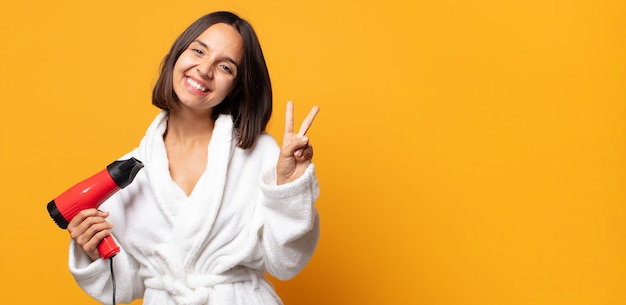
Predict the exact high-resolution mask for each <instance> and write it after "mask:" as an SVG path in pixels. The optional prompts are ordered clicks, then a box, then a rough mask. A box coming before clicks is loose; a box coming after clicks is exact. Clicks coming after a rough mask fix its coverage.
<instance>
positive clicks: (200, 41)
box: [193, 39, 239, 66]
mask: <svg viewBox="0 0 626 305" xmlns="http://www.w3.org/2000/svg"><path fill="white" fill-rule="evenodd" d="M193 42H195V43H197V44H199V45H201V46H202V47H203V48H205V49H207V50H208V49H209V46H208V45H207V44H206V43H204V42H202V40H200V39H196V40H194V41H193ZM224 59H225V60H227V61H230V62H232V63H233V64H234V65H235V66H239V64H238V63H237V62H236V61H235V60H234V59H232V58H230V57H228V56H224Z"/></svg>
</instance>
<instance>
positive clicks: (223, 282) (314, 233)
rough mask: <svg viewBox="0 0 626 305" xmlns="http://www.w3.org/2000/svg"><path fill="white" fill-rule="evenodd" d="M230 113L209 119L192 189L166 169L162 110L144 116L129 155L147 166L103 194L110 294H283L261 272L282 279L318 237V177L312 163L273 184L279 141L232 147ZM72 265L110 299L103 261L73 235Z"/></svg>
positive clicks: (212, 298) (99, 295) (161, 297)
mask: <svg viewBox="0 0 626 305" xmlns="http://www.w3.org/2000/svg"><path fill="white" fill-rule="evenodd" d="M232 126H233V124H232V120H231V117H230V116H227V115H222V116H220V117H219V118H218V120H217V121H216V123H215V128H214V131H213V136H212V139H211V142H210V144H209V153H208V163H207V164H208V165H207V168H206V170H205V171H204V173H203V174H202V176H201V177H200V179H199V181H198V183H197V184H196V186H195V188H194V189H193V191H192V193H191V195H190V196H187V195H186V194H185V193H184V192H183V191H182V189H180V188H179V187H178V186H177V184H176V183H174V181H173V180H172V179H171V176H170V173H169V165H168V160H167V154H166V151H165V145H164V143H163V134H164V132H165V130H166V127H167V113H166V112H161V113H160V114H159V115H158V116H157V117H156V118H155V120H154V121H153V122H152V124H151V125H150V126H149V128H148V130H147V132H146V135H145V137H144V138H143V139H142V141H141V143H140V145H139V147H138V148H137V149H135V150H133V151H132V152H131V153H129V154H128V155H126V156H125V157H124V158H122V159H125V158H129V157H131V156H132V157H135V158H137V159H139V160H140V161H142V162H143V163H144V165H145V167H144V168H143V169H142V170H141V171H139V174H138V175H137V176H136V177H135V180H134V181H133V182H132V183H131V184H130V185H129V186H127V187H126V188H125V189H123V190H120V191H119V192H117V193H116V194H115V195H113V196H112V197H111V198H110V199H109V200H107V201H106V202H105V203H104V204H103V205H102V206H100V209H101V210H104V211H109V212H110V216H109V218H108V221H109V222H111V223H112V224H113V233H112V235H113V237H114V238H115V239H116V240H117V241H118V244H119V245H120V247H121V252H120V253H118V254H117V255H116V256H114V257H113V265H114V272H115V273H114V276H115V280H116V284H117V285H116V289H117V293H116V300H117V302H118V303H129V302H131V301H132V300H134V299H138V298H143V304H145V305H157V304H158V305H161V304H162V305H166V304H177V305H183V304H184V305H202V304H211V305H227V304H228V305H229V304H242V305H244V304H245V305H253V304H282V301H281V300H280V298H279V297H278V296H277V295H276V293H275V292H274V289H273V287H272V286H271V284H270V283H269V282H268V281H267V280H266V279H265V272H266V271H267V272H269V274H271V275H272V276H274V277H276V278H279V279H282V280H286V279H290V278H292V277H294V276H295V275H296V274H297V273H298V272H300V271H301V270H302V268H304V266H305V265H306V264H307V262H308V261H309V260H310V258H311V256H312V255H313V252H314V250H315V247H316V245H317V241H318V237H319V218H318V214H317V210H316V208H315V206H314V203H315V201H316V200H317V197H318V195H319V186H318V183H317V179H316V177H315V172H314V166H313V164H311V165H310V166H309V167H308V168H307V170H306V171H305V173H304V174H303V175H302V176H301V177H300V178H298V179H297V180H296V181H293V182H291V183H288V184H284V185H280V186H277V185H276V171H275V167H276V161H277V158H278V153H279V148H278V145H277V144H276V142H275V140H274V139H273V138H272V137H271V136H270V135H268V134H263V135H261V136H260V138H259V139H258V141H257V143H256V144H255V146H254V147H253V148H252V149H249V150H242V149H240V148H237V147H236V145H235V144H236V142H235V141H234V137H233V133H232ZM69 267H70V271H71V272H72V274H73V275H74V277H75V279H76V281H77V283H78V284H79V285H80V286H81V287H82V289H83V290H85V291H86V292H87V293H88V294H89V295H91V296H92V297H94V298H95V299H97V300H98V301H100V302H102V303H105V304H110V303H111V300H112V284H111V274H110V269H109V261H108V260H104V259H98V260H96V261H94V262H91V260H90V259H89V258H88V256H87V255H86V254H85V253H84V251H83V250H82V249H81V248H80V247H79V246H77V245H76V244H75V243H74V241H73V240H72V242H71V245H70V251H69Z"/></svg>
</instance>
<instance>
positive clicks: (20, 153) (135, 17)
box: [0, 0, 626, 305]
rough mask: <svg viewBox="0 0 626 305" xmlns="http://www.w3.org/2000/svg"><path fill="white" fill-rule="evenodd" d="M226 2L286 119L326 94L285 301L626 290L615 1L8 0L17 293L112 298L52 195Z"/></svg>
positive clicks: (9, 289)
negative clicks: (72, 268) (60, 221)
mask: <svg viewBox="0 0 626 305" xmlns="http://www.w3.org/2000/svg"><path fill="white" fill-rule="evenodd" d="M409 3H412V4H409ZM218 9H227V10H233V11H235V12H237V13H239V14H240V15H241V16H242V17H244V18H246V19H248V20H249V21H250V22H251V23H252V24H253V26H254V27H255V29H256V30H257V32H258V34H259V36H260V40H261V43H262V46H263V48H264V51H265V55H266V58H267V61H268V65H269V69H270V74H271V77H272V81H273V86H274V89H275V108H276V111H275V113H274V116H273V119H272V122H271V125H270V129H269V131H270V132H271V133H272V134H273V135H275V136H276V137H277V138H278V139H280V137H281V133H282V124H283V111H284V103H285V101H287V100H289V99H292V100H294V101H295V103H296V116H297V117H298V120H301V119H302V118H303V117H304V115H305V114H306V112H307V111H308V109H309V108H310V107H311V106H312V105H315V104H317V105H319V106H320V107H321V109H322V110H321V112H320V114H319V116H318V118H317V119H316V120H315V123H314V125H313V127H312V129H311V130H310V132H309V136H310V138H311V140H312V142H313V144H314V146H315V152H316V155H315V158H314V159H315V162H316V164H317V171H318V175H319V179H320V183H321V187H322V195H321V197H320V200H319V202H318V207H319V210H320V213H321V219H322V237H321V240H320V243H319V248H318V251H317V252H316V254H315V256H314V258H313V260H312V261H311V263H310V264H309V265H308V266H307V268H306V269H305V270H304V271H303V272H302V273H301V274H300V275H298V276H297V277H296V278H295V279H293V280H291V281H287V282H280V281H276V280H273V281H274V283H275V284H276V287H277V290H278V292H279V294H280V295H281V296H282V297H283V299H284V300H285V302H286V304H299V305H306V304H341V305H347V304H355V305H357V304H358V305H374V304H425V305H436V304H442V305H444V304H445V305H448V304H464V305H465V304H468V305H469V304H480V305H486V304H494V305H502V304H507V305H511V304H528V305H531V304H532V305H543V304H545V305H557V304H568V305H573V304H585V305H588V304H607V305H608V304H626V259H625V258H626V224H625V221H624V218H625V216H626V188H625V187H624V185H625V183H626V158H625V157H626V86H625V84H626V30H625V29H626V4H625V3H624V2H623V1H618V0H615V1H608V0H606V1H602V0H573V1H555V0H527V1H521V0H520V1H489V0H473V1H469V0H468V1H463V0H446V1H399V0H391V1H350V2H345V1H306V2H300V1H286V0H278V1H220V2H219V3H218V2H216V1H187V2H178V1H145V0H136V1H121V0H113V1H84V0H80V1H79V0H75V1H70V0H66V1H41V0H37V1H4V2H2V4H0V31H1V33H2V39H1V41H0V55H1V59H0V60H1V65H0V71H1V72H2V73H0V88H2V90H0V100H1V101H2V119H1V120H0V139H1V141H2V149H0V157H1V159H0V160H2V162H1V163H0V173H1V179H2V181H1V184H0V185H1V195H2V196H1V197H0V198H1V201H2V210H1V211H0V225H1V226H2V227H1V230H0V238H1V240H0V242H1V244H2V251H1V252H0V268H1V273H2V276H1V277H0V291H1V292H0V295H1V296H2V303H6V304H64V305H68V304H69V305H71V304H82V305H84V304H97V303H96V302H95V301H93V300H92V299H91V298H90V297H89V296H87V295H85V294H84V293H83V292H82V291H81V290H80V289H79V288H78V286H77V285H76V284H75V282H74V280H73V278H72V277H71V275H70V274H69V272H68V270H67V245H68V241H69V237H68V234H67V233H66V232H64V231H62V230H60V229H59V228H58V227H56V225H55V224H54V223H53V222H52V220H51V219H50V217H49V216H48V214H47V212H46V208H45V206H46V204H47V203H48V201H49V200H50V199H52V198H53V197H55V196H56V195H58V194H59V193H60V192H62V191H63V190H65V189H67V188H68V187H70V186H72V185H73V184H75V183H76V182H78V181H80V180H82V179H85V178H87V177H88V176H90V175H91V174H94V173H95V172H97V171H99V170H101V169H103V168H104V166H106V165H107V164H109V163H110V162H111V161H113V160H114V159H115V158H117V157H119V156H121V155H122V154H123V153H125V152H127V151H129V150H130V149H131V148H133V147H135V146H136V145H137V144H138V142H139V140H140V138H141V137H142V135H143V134H144V131H145V129H146V127H147V126H148V124H149V123H150V121H151V120H152V118H153V117H154V115H155V114H156V113H157V110H156V108H154V107H152V106H151V105H150V92H151V88H152V85H153V84H154V81H155V79H156V75H157V70H158V65H159V63H160V61H161V59H162V57H163V56H164V55H165V53H166V51H167V50H168V48H169V46H170V45H171V43H172V42H173V41H174V39H175V38H176V36H177V35H178V34H179V33H180V32H181V31H182V30H183V29H184V28H185V27H186V26H188V25H189V24H190V23H191V22H193V21H194V20H195V19H196V18H198V17H200V16H201V15H203V14H204V13H207V12H210V11H213V10H218ZM133 304H140V302H135V303H133Z"/></svg>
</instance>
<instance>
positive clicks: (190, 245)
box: [140, 112, 235, 273]
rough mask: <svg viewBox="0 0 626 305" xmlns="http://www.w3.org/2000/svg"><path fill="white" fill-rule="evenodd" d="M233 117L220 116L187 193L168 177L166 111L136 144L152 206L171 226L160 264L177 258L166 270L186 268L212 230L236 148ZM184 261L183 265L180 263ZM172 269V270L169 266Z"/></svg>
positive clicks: (162, 246)
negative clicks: (153, 201) (204, 160)
mask: <svg viewBox="0 0 626 305" xmlns="http://www.w3.org/2000/svg"><path fill="white" fill-rule="evenodd" d="M232 127H233V124H232V120H231V117H230V116H227V115H222V116H220V117H219V118H218V119H217V121H216V122H215V128H214V130H213V135H212V138H211V142H210V144H209V147H208V163H207V168H206V169H205V171H204V173H203V174H202V176H201V177H200V179H199V180H198V182H197V184H196V186H195V188H194V190H193V191H192V193H191V195H190V196H189V197H187V196H186V194H185V193H184V192H183V191H182V190H181V189H180V188H179V187H178V185H176V183H175V182H174V181H173V180H172V178H171V175H170V172H169V162H168V159H167V152H166V150H165V144H164V142H163V134H164V132H165V130H166V128H167V113H166V112H162V113H161V114H159V115H158V116H157V117H156V118H155V120H154V121H153V122H152V124H151V125H150V127H149V128H148V132H147V133H146V137H145V138H144V139H143V140H142V144H141V145H140V154H141V155H142V157H143V160H142V161H144V163H145V166H146V167H147V169H148V170H147V171H146V172H147V174H148V179H149V180H150V183H151V184H152V186H153V187H152V190H153V192H154V195H155V196H154V197H155V198H156V204H157V205H158V206H159V208H160V209H161V211H162V212H163V214H164V215H165V216H166V218H167V220H168V222H169V223H170V225H171V226H172V233H171V234H172V235H171V239H170V242H169V245H160V246H159V247H158V248H159V250H158V251H159V252H161V256H163V257H162V258H163V260H164V262H165V263H166V264H167V262H169V263H170V264H171V263H173V262H177V263H176V265H177V266H169V267H170V268H168V269H170V272H174V273H177V272H180V271H182V270H178V271H176V269H179V268H181V267H182V268H185V269H187V268H189V267H190V265H192V264H193V263H194V262H195V261H196V259H197V258H198V256H199V255H200V253H201V250H202V249H203V248H205V247H206V245H207V243H208V242H209V236H210V235H211V231H212V230H214V229H219V228H214V224H215V219H216V217H217V214H218V211H219V209H220V206H221V204H222V197H223V195H224V189H225V185H226V178H227V170H228V166H229V163H230V160H231V157H232V155H233V151H234V149H235V142H234V141H233V132H232ZM180 263H182V264H183V265H182V266H181V265H178V264H180ZM172 268H174V270H172Z"/></svg>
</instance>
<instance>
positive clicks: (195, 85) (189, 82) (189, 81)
mask: <svg viewBox="0 0 626 305" xmlns="http://www.w3.org/2000/svg"><path fill="white" fill-rule="evenodd" d="M185 81H186V82H187V85H189V86H190V87H191V88H194V89H196V90H200V91H202V92H209V89H208V88H205V87H203V86H202V85H200V84H199V83H198V82H196V81H195V80H193V79H191V78H190V77H186V79H185Z"/></svg>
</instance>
